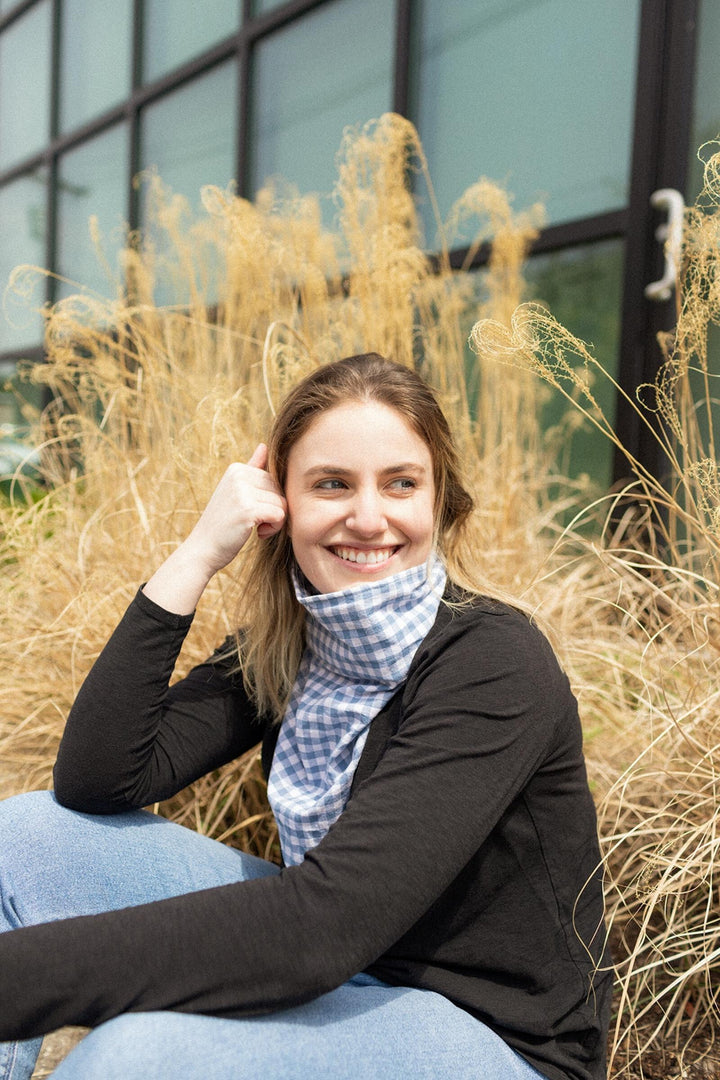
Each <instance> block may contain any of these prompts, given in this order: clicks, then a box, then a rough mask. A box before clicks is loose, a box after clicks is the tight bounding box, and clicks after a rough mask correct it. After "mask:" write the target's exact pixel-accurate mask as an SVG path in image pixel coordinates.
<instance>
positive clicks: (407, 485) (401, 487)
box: [390, 476, 417, 492]
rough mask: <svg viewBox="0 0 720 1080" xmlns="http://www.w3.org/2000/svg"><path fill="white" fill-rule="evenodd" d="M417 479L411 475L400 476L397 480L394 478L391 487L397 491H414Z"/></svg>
mask: <svg viewBox="0 0 720 1080" xmlns="http://www.w3.org/2000/svg"><path fill="white" fill-rule="evenodd" d="M416 486H417V485H416V483H415V481H414V480H413V479H412V478H411V477H409V476H400V477H398V479H397V480H393V481H392V483H391V484H390V487H391V488H393V489H394V490H395V491H402V492H405V491H413V490H414V488H415V487H416Z"/></svg>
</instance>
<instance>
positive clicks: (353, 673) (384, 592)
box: [268, 555, 446, 866]
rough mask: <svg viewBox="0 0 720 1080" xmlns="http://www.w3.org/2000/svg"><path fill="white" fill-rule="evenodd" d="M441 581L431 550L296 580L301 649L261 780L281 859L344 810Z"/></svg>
mask: <svg viewBox="0 0 720 1080" xmlns="http://www.w3.org/2000/svg"><path fill="white" fill-rule="evenodd" d="M445 581H446V575H445V568H444V566H443V564H442V562H441V561H440V559H439V558H438V557H437V556H435V555H433V556H431V558H430V560H429V562H428V563H422V564H421V565H420V566H413V567H411V568H410V569H409V570H402V571H400V573H398V574H394V575H392V576H391V577H388V578H384V579H382V580H381V581H375V582H369V583H368V584H363V585H354V586H352V587H351V588H348V589H343V590H341V591H340V592H333V593H311V592H308V591H307V589H306V588H305V584H304V583H301V581H300V580H299V578H298V577H295V579H294V584H295V592H296V595H297V598H298V600H299V602H300V603H301V604H302V605H303V607H304V608H305V610H306V611H307V614H308V618H307V620H306V647H305V651H304V652H303V656H302V660H301V662H300V667H299V669H298V674H297V679H296V680H295V686H294V688H293V692H292V695H291V698H290V702H289V704H288V708H287V712H286V714H285V716H284V718H283V721H282V726H281V728H280V734H279V736H278V742H277V746H276V749H275V754H274V757H273V763H272V768H271V770H270V777H269V780H268V798H269V800H270V805H271V807H272V809H273V813H274V814H275V820H276V822H277V826H278V832H279V834H280V846H281V849H282V854H283V859H284V861H285V864H286V865H288V866H291V865H295V864H297V863H300V862H302V860H303V858H304V856H305V852H306V851H309V850H310V849H311V848H314V847H315V846H316V845H317V844H318V843H319V842H320V841H321V840H322V838H323V836H324V835H325V833H326V832H327V831H328V829H329V828H330V826H331V825H332V824H333V822H334V821H336V820H337V818H338V817H339V816H340V814H341V813H342V811H343V810H344V808H345V805H346V803H347V800H348V796H349V794H350V787H351V785H352V780H353V776H354V775H355V769H356V767H357V763H358V761H359V759H360V755H361V753H362V751H363V747H364V746H365V740H366V738H367V733H368V728H369V726H370V722H371V720H373V718H374V717H375V716H376V715H377V714H378V712H379V711H380V709H382V707H383V705H384V704H385V703H386V702H387V701H389V700H390V698H391V697H392V695H393V693H394V692H395V690H396V689H397V688H398V686H400V684H401V683H402V682H403V681H404V679H405V677H406V676H407V672H408V669H409V667H410V661H411V660H412V658H413V656H414V654H415V652H416V650H417V648H418V646H419V644H420V642H421V641H422V640H423V638H424V637H425V636H426V634H427V633H428V631H429V630H430V628H431V627H432V624H433V622H434V621H435V616H436V615H437V610H438V607H439V605H440V600H441V598H442V594H443V590H444V588H445Z"/></svg>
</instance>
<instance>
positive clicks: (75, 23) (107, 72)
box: [60, 0, 133, 131]
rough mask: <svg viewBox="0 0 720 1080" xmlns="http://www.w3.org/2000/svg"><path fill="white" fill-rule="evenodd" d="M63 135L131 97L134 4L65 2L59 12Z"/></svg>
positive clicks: (125, 0)
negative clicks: (60, 25)
mask: <svg viewBox="0 0 720 1080" xmlns="http://www.w3.org/2000/svg"><path fill="white" fill-rule="evenodd" d="M60 11H61V18H62V27H61V33H60V130H61V131H67V130H68V129H70V128H73V127H77V126H79V125H80V124H83V123H84V122H85V121H86V120H90V119H91V118H92V117H93V116H97V115H99V114H100V113H102V112H103V111H104V110H105V109H108V108H110V107H111V106H113V105H116V104H117V102H118V101H121V100H122V99H123V98H124V97H126V96H127V95H128V94H129V93H130V86H131V64H132V52H131V50H132V12H133V4H132V0H64V3H63V4H62V5H61V7H60Z"/></svg>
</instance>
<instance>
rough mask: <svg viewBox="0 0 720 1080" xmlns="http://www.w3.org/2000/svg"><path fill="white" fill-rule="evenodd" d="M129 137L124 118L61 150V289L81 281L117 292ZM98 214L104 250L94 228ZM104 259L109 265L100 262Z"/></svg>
mask: <svg viewBox="0 0 720 1080" xmlns="http://www.w3.org/2000/svg"><path fill="white" fill-rule="evenodd" d="M128 173H129V165H128V138H127V130H126V128H125V125H124V124H121V125H119V126H117V127H114V128H111V129H110V130H109V131H106V132H104V133H103V134H102V135H99V136H98V137H97V138H94V139H91V140H90V141H89V142H85V143H83V144H82V145H81V146H79V147H77V148H76V149H75V150H71V151H69V152H68V153H67V154H63V156H62V158H61V159H60V164H59V169H58V231H57V268H58V273H59V274H60V275H61V276H62V277H63V278H68V279H69V281H68V282H64V281H60V282H58V285H57V295H58V297H60V296H67V295H68V294H69V293H73V292H77V291H78V288H79V287H82V288H88V289H92V290H95V291H97V292H99V293H100V294H101V295H103V296H108V295H110V296H113V295H115V292H116V288H115V285H114V283H113V280H112V278H111V275H117V274H118V264H117V254H118V251H119V250H120V247H121V246H122V243H123V239H124V230H123V224H124V222H125V221H126V220H127V209H128V208H127V185H128ZM91 215H94V216H95V217H96V218H97V226H98V229H99V238H100V244H101V248H100V252H99V251H98V250H97V248H96V246H95V243H94V242H93V239H92V237H91V232H90V217H91ZM103 262H104V263H106V264H107V267H105V266H103V265H102V263H103Z"/></svg>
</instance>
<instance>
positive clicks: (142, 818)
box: [0, 791, 278, 1080]
mask: <svg viewBox="0 0 720 1080" xmlns="http://www.w3.org/2000/svg"><path fill="white" fill-rule="evenodd" d="M277 869H278V868H277V867H276V866H273V865H272V864H271V863H268V862H265V861H264V860H263V859H256V858H254V857H253V856H252V855H244V854H242V853H241V852H239V851H236V850H234V849H233V848H229V847H226V846H225V845H224V844H219V843H217V841H215V840H210V839H208V838H207V837H203V836H199V835H198V834H197V833H194V832H191V831H190V830H189V829H185V828H182V827H181V826H179V825H173V824H171V823H170V822H168V821H165V820H164V819H163V818H160V817H157V816H156V815H154V814H149V813H146V812H145V811H143V810H138V811H133V812H130V813H127V814H117V815H111V816H96V815H90V814H77V813H75V812H73V811H71V810H66V809H65V808H64V807H62V806H60V805H59V804H58V803H57V802H56V801H55V799H54V797H53V796H52V795H51V793H50V792H46V791H43V792H33V793H31V794H29V795H18V796H16V797H15V798H11V799H6V800H5V801H4V802H0V932H3V931H7V930H13V929H15V928H17V927H20V926H30V925H34V924H35V923H41V922H51V921H53V920H55V919H64V918H69V917H71V916H73V915H92V914H96V913H98V912H101V911H110V910H112V909H114V908H120V907H129V906H132V905H135V904H143V903H148V902H150V901H152V900H162V899H164V898H165V897H168V896H177V895H179V894H180V893H186V892H194V891H196V890H198V889H206V888H210V887H212V886H214V885H227V884H230V883H232V882H235V881H245V880H249V879H250V878H253V877H261V876H263V875H265V874H272V873H277ZM40 1042H41V1040H38V1039H33V1040H28V1041H26V1042H22V1043H0V1080H25V1078H26V1077H29V1076H30V1075H31V1074H32V1070H33V1067H34V1062H35V1059H36V1057H37V1054H38V1052H39V1049H40Z"/></svg>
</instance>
